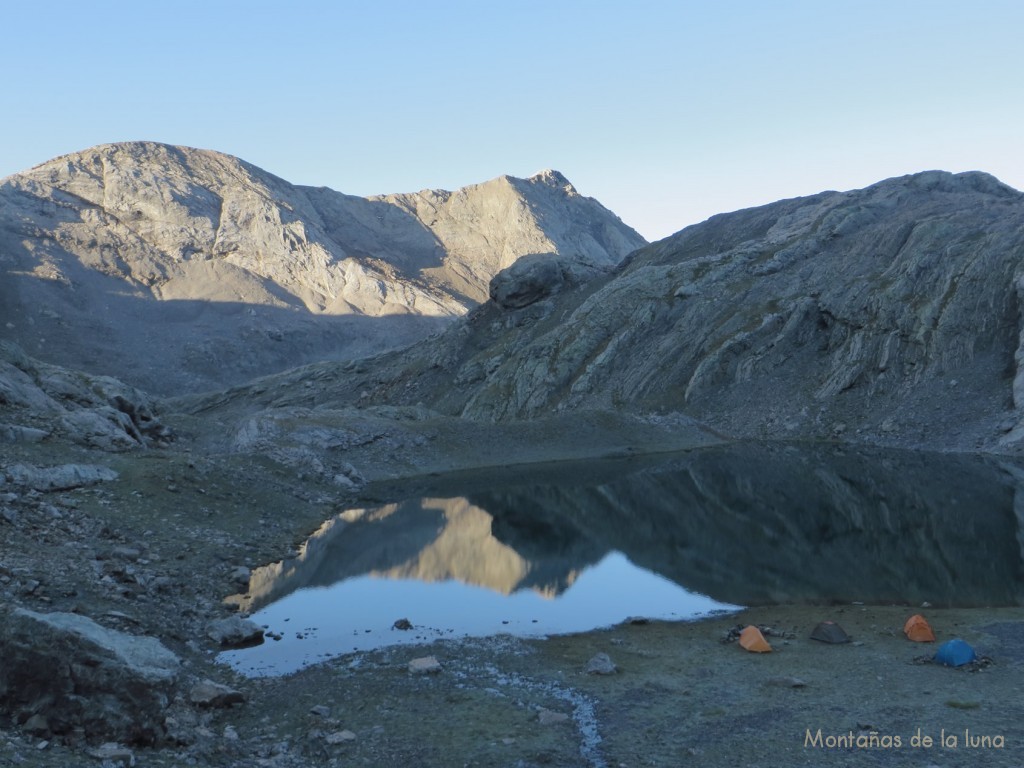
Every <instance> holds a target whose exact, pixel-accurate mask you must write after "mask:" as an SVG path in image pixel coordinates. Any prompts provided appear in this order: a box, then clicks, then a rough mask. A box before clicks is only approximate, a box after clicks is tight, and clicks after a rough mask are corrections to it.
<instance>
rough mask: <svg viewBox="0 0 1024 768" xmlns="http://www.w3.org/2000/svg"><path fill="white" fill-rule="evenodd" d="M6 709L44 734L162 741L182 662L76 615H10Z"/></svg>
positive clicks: (2, 691) (4, 636)
mask: <svg viewBox="0 0 1024 768" xmlns="http://www.w3.org/2000/svg"><path fill="white" fill-rule="evenodd" d="M0 649H2V651H0V652H2V656H3V660H4V662H3V664H2V665H0V707H2V708H3V709H4V710H6V711H7V712H8V713H10V714H12V715H13V716H14V717H15V719H17V720H18V721H19V722H23V723H24V722H27V721H29V720H32V721H33V729H34V730H35V731H36V732H37V733H48V734H51V735H57V736H61V735H68V734H71V733H72V732H73V731H75V730H79V731H80V732H82V733H84V736H85V737H86V738H87V739H88V740H90V741H93V742H100V741H111V740H116V741H121V742H124V743H129V744H154V743H158V742H160V741H162V740H163V739H164V734H165V732H164V718H165V712H166V708H167V705H168V702H169V696H170V693H171V689H172V686H173V685H174V683H175V681H176V680H177V676H178V672H179V669H180V661H179V659H178V658H177V657H176V656H175V655H174V654H173V653H171V652H170V651H169V650H167V648H165V647H164V646H163V645H162V644H161V643H160V642H159V641H158V640H156V639H155V638H151V637H137V636H134V635H128V634H125V633H123V632H119V631H116V630H112V629H107V628H105V627H102V626H100V625H99V624H97V623H96V622H94V621H92V620H91V619H88V618H86V617H84V616H79V615H77V614H73V613H45V614H44V613H35V612H33V611H29V610H25V609H22V608H17V609H14V610H13V611H9V612H7V613H6V614H5V615H4V617H3V622H2V624H0Z"/></svg>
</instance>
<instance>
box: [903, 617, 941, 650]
mask: <svg viewBox="0 0 1024 768" xmlns="http://www.w3.org/2000/svg"><path fill="white" fill-rule="evenodd" d="M903 634H905V635H906V636H907V639H909V640H913V641H914V642H915V643H934V642H935V633H934V632H932V628H931V627H930V626H928V622H927V621H925V619H924V616H922V615H921V614H919V613H915V614H914V615H913V616H911V617H910V618H909V619H907V623H906V624H904V625H903Z"/></svg>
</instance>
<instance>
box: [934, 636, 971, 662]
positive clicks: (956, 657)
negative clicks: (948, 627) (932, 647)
mask: <svg viewBox="0 0 1024 768" xmlns="http://www.w3.org/2000/svg"><path fill="white" fill-rule="evenodd" d="M977 658H978V655H977V654H976V653H975V652H974V649H973V648H971V646H970V645H968V644H967V643H965V642H964V641H963V640H961V639H960V638H954V639H953V640H948V641H946V642H945V643H943V644H942V645H940V646H939V650H937V651H936V652H935V661H936V662H938V663H939V664H943V665H945V666H947V667H962V666H963V665H964V664H970V663H971V662H972V661H975V660H976V659H977Z"/></svg>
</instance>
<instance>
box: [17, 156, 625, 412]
mask: <svg viewBox="0 0 1024 768" xmlns="http://www.w3.org/2000/svg"><path fill="white" fill-rule="evenodd" d="M496 181H497V180H496ZM566 185H567V183H566ZM566 185H563V188H562V189H556V188H552V187H549V186H545V187H543V188H544V189H545V190H549V192H550V194H537V193H536V191H535V190H536V187H535V185H533V184H531V183H530V182H529V181H527V180H522V179H509V180H507V181H503V182H502V183H494V182H485V183H483V184H478V185H474V186H471V187H466V188H463V189H461V190H457V191H456V192H454V193H448V192H435V191H430V190H425V191H422V192H419V193H414V194H397V195H386V196H377V197H372V198H359V197H353V196H351V195H345V194H342V193H339V192H335V191H333V190H331V189H328V188H326V187H320V188H313V187H301V186H295V185H292V184H289V183H288V182H286V181H285V180H283V179H281V178H279V177H277V176H274V175H273V174H270V173H267V172H266V171H263V170H262V169H260V168H257V167H256V166H253V165H251V164H249V163H246V162H244V161H242V160H239V159H238V158H236V157H232V156H230V155H225V154H222V153H219V152H214V151H210V150H201V149H193V148H189V147H177V146H170V145H166V144H158V143H153V142H125V143H117V144H106V145H102V146H98V147H94V148H92V149H88V150H85V151H82V152H76V153H72V154H69V155H65V156H63V157H59V158H56V159H54V160H51V161H49V162H46V163H43V164H41V165H38V166H36V167H35V168H32V169H30V170H29V171H26V172H24V173H20V174H14V175H13V176H10V177H8V178H6V179H4V180H3V182H2V183H0V269H2V271H3V279H2V280H0V298H2V299H3V301H2V302H0V332H2V333H3V334H4V337H5V338H8V339H9V340H12V341H15V342H17V343H19V344H21V345H22V346H23V347H24V348H25V349H26V350H27V351H28V352H29V353H30V354H32V355H33V356H35V357H38V358H40V359H43V360H52V361H59V362H61V363H63V364H66V365H70V366H72V367H79V368H83V369H86V370H92V371H95V372H102V373H113V374H115V375H118V376H121V377H123V378H125V379H126V380H128V381H130V382H132V383H134V384H138V385H142V386H143V387H145V388H148V389H150V390H152V391H156V392H163V391H168V388H170V389H171V390H172V391H173V390H180V389H182V388H185V389H196V388H200V387H211V386H219V385H224V384H228V383H232V382H237V381H240V380H243V379H245V378H248V377H252V376H255V375H260V374H265V373H270V372H272V371H274V370H280V369H282V368H284V367H287V366H289V365H298V364H301V363H304V362H309V361H311V360H317V359H325V358H327V359H330V358H335V359H336V358H339V357H350V356H358V355H362V354H369V353H372V352H376V351H379V350H381V349H385V348H390V347H394V346H396V345H401V344H405V343H409V342H411V341H413V340H415V339H418V338H422V337H423V336H425V335H429V334H430V333H433V332H435V331H437V330H438V329H439V328H440V327H441V325H440V324H443V323H444V322H447V321H450V319H452V318H454V317H457V316H459V315H461V314H463V313H465V312H466V311H467V310H468V309H469V308H470V307H473V306H475V305H476V304H477V303H479V302H481V301H485V300H486V299H487V295H488V285H489V283H490V280H491V278H492V277H493V276H494V275H496V274H497V273H498V272H500V271H501V270H502V269H504V268H506V267H508V266H510V265H511V264H513V263H514V262H515V261H516V260H517V259H519V258H520V257H522V256H525V255H527V254H554V255H560V256H561V257H563V258H564V259H569V260H579V261H581V262H586V263H592V262H593V263H601V264H614V263H618V262H619V261H620V260H621V259H622V258H623V257H624V256H625V255H626V254H627V253H629V252H630V251H632V250H634V249H636V248H638V247H640V246H642V245H644V243H645V241H644V240H643V238H641V237H640V236H639V235H638V234H637V233H636V232H635V231H633V230H632V229H630V228H629V227H627V226H626V225H625V224H623V223H622V222H621V221H620V220H619V219H618V218H617V217H615V216H614V214H612V213H611V212H610V211H608V210H607V209H605V208H604V207H603V206H601V205H600V204H599V203H597V201H594V200H591V199H590V198H583V197H580V196H578V195H576V193H575V191H573V192H572V194H569V192H568V191H567V190H566V189H565V188H564V187H565V186H566ZM568 187H569V188H571V185H568ZM264 342H269V343H264ZM157 350H159V352H158V351H157ZM158 354H159V355H160V356H161V357H162V359H161V360H160V361H159V362H158V361H157V360H156V359H154V356H156V355H158Z"/></svg>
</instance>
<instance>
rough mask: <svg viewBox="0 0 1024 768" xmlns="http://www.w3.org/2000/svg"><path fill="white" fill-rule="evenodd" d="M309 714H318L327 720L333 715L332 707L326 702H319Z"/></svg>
mask: <svg viewBox="0 0 1024 768" xmlns="http://www.w3.org/2000/svg"><path fill="white" fill-rule="evenodd" d="M309 714H311V715H316V716H317V717H322V718H323V719H325V720H326V719H327V718H328V717H330V716H331V708H330V707H328V706H326V705H324V704H317V705H316V706H315V707H311V708H310V710H309Z"/></svg>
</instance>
